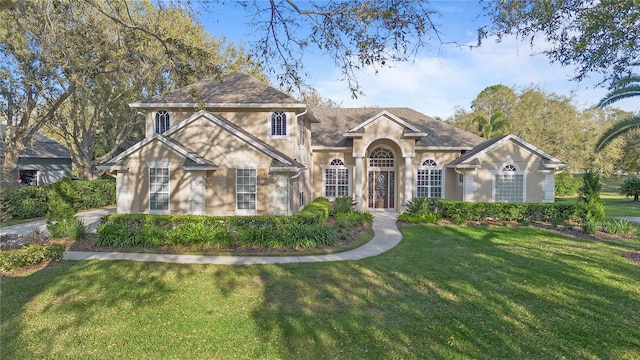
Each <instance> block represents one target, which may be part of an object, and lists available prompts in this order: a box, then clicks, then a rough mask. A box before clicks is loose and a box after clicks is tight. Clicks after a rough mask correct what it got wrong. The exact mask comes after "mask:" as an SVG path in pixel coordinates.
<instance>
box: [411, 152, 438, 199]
mask: <svg viewBox="0 0 640 360" xmlns="http://www.w3.org/2000/svg"><path fill="white" fill-rule="evenodd" d="M416 195H417V196H418V197H429V198H442V168H441V167H439V166H438V163H437V162H436V161H435V160H434V159H426V160H424V161H423V162H422V165H421V166H420V167H419V168H418V174H417V178H416Z"/></svg>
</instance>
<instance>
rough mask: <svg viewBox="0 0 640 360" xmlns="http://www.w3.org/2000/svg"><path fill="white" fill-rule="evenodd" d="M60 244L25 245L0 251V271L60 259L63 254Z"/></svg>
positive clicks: (63, 248)
mask: <svg viewBox="0 0 640 360" xmlns="http://www.w3.org/2000/svg"><path fill="white" fill-rule="evenodd" d="M64 250H65V247H64V245H62V244H49V245H39V244H34V245H27V246H25V247H21V248H19V249H12V250H2V251H0V271H11V270H15V269H19V268H21V267H25V266H31V265H36V264H39V263H41V262H44V261H60V260H62V258H63V256H64Z"/></svg>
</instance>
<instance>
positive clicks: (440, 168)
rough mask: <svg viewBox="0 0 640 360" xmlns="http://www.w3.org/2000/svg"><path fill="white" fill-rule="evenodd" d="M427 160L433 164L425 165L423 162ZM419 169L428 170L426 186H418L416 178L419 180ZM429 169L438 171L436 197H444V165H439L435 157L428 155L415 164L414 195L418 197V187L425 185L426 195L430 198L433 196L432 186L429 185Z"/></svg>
mask: <svg viewBox="0 0 640 360" xmlns="http://www.w3.org/2000/svg"><path fill="white" fill-rule="evenodd" d="M427 161H432V162H433V163H434V164H435V165H425V163H426V162H427ZM420 171H429V173H428V175H427V179H426V180H427V185H426V186H418V180H419V174H420ZM431 171H440V197H439V198H438V199H444V198H445V197H444V189H445V179H444V177H445V175H444V174H445V171H444V166H443V165H441V164H440V163H439V162H438V160H436V158H434V157H432V156H430V157H426V158H423V159H422V160H421V161H420V165H418V166H416V175H415V187H414V189H415V194H414V196H416V197H418V189H419V187H426V188H427V197H428V198H432V197H433V196H431V192H432V189H433V186H431V185H430V180H431Z"/></svg>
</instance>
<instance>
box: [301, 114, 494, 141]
mask: <svg viewBox="0 0 640 360" xmlns="http://www.w3.org/2000/svg"><path fill="white" fill-rule="evenodd" d="M314 112H315V114H316V115H317V116H318V118H319V119H320V120H321V123H320V124H317V125H316V124H314V125H313V127H312V132H311V138H312V143H313V145H314V146H325V147H350V146H351V144H352V139H351V138H346V137H345V136H344V135H345V134H346V133H348V132H349V131H350V130H354V129H357V130H359V129H360V127H362V126H366V125H367V124H369V123H370V122H372V121H374V120H375V119H378V118H379V116H382V114H388V115H389V117H390V118H391V119H393V121H396V122H397V123H398V124H401V125H402V126H405V134H409V133H413V134H415V136H416V137H417V139H418V142H417V143H416V147H418V148H423V149H429V148H433V149H438V148H447V149H458V150H471V149H472V148H473V147H475V146H477V145H478V144H480V143H482V141H483V139H482V138H481V137H479V136H476V135H474V134H472V133H469V132H466V131H464V130H461V129H458V128H455V127H453V126H451V125H449V124H447V123H444V122H442V121H439V120H436V119H434V118H432V117H429V116H427V115H424V114H422V113H420V112H418V111H415V110H413V109H409V108H314ZM423 133H426V136H423Z"/></svg>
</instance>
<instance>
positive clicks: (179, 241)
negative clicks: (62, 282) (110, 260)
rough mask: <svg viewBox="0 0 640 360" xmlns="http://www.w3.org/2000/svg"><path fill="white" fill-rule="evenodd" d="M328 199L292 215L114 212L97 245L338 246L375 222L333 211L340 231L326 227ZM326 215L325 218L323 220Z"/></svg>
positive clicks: (366, 216)
mask: <svg viewBox="0 0 640 360" xmlns="http://www.w3.org/2000/svg"><path fill="white" fill-rule="evenodd" d="M330 205H331V204H330V203H329V201H328V200H327V199H324V198H320V199H316V200H314V201H313V202H311V203H310V204H309V205H307V207H306V208H305V209H303V210H302V211H301V212H300V213H299V214H296V215H292V216H273V215H257V216H199V215H156V214H112V215H108V216H105V217H104V218H103V219H102V222H101V224H100V226H99V227H98V229H97V233H98V236H97V237H96V239H95V241H94V244H95V245H97V246H114V247H128V246H144V247H150V246H174V245H177V246H188V247H201V246H205V245H206V246H208V247H218V248H229V247H241V248H242V247H252V246H259V247H265V248H312V247H318V246H326V245H334V244H335V243H336V242H337V241H338V240H339V239H341V238H344V236H345V234H346V231H349V233H350V231H351V230H353V229H355V228H356V227H358V226H361V225H362V224H364V223H365V222H368V221H371V220H372V219H373V216H372V215H371V214H369V213H358V212H347V213H339V214H336V215H335V218H336V223H337V224H338V225H337V226H339V227H340V228H341V229H342V231H343V234H342V235H343V236H342V237H339V236H338V235H337V234H336V230H334V228H333V227H328V226H324V223H325V221H326V219H327V218H328V216H329V208H330ZM323 219H324V220H323Z"/></svg>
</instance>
